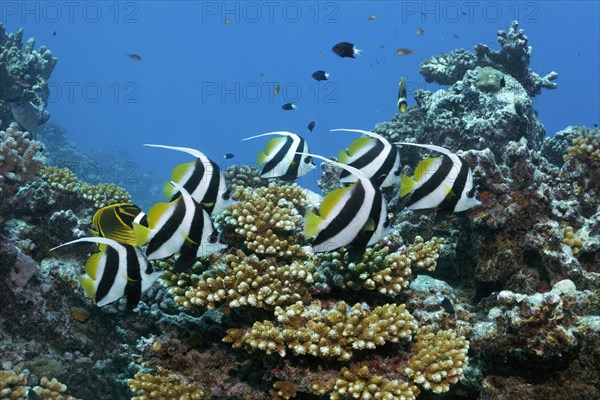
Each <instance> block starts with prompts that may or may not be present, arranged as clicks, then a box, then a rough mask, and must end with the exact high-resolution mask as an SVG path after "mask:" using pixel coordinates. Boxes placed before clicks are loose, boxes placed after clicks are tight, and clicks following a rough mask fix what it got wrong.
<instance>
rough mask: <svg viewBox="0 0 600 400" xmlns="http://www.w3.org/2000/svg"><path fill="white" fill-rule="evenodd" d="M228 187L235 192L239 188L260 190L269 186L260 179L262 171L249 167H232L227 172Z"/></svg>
mask: <svg viewBox="0 0 600 400" xmlns="http://www.w3.org/2000/svg"><path fill="white" fill-rule="evenodd" d="M225 180H226V182H227V187H228V188H229V190H231V191H232V192H235V190H236V189H237V187H238V186H241V187H244V188H258V187H263V186H267V184H268V181H267V180H266V179H264V178H261V177H260V171H259V170H258V169H256V168H254V167H251V166H249V165H232V166H231V167H229V168H227V169H226V170H225Z"/></svg>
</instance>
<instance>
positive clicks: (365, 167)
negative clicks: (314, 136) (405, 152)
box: [332, 129, 401, 187]
mask: <svg viewBox="0 0 600 400" xmlns="http://www.w3.org/2000/svg"><path fill="white" fill-rule="evenodd" d="M333 131H335V132H338V131H344V132H358V133H362V134H363V135H365V136H368V137H361V138H358V139H356V140H355V141H354V142H352V144H350V146H349V149H348V151H349V153H346V152H345V151H343V150H342V151H340V154H339V156H338V160H339V162H341V163H344V164H347V165H350V166H351V167H354V168H357V169H359V170H360V171H361V172H362V173H364V174H365V175H366V176H367V177H368V178H369V179H370V180H371V181H372V182H373V184H374V185H375V186H379V187H388V186H392V185H395V184H397V183H400V168H401V166H400V152H399V151H398V148H396V146H394V145H392V144H391V143H390V142H388V141H387V140H386V139H385V138H384V137H383V136H381V135H378V134H376V133H373V132H369V131H363V130H360V129H332V132H333ZM340 180H341V181H342V182H356V180H357V178H356V176H354V175H353V174H351V173H350V172H349V171H346V170H344V171H342V175H341V179H340Z"/></svg>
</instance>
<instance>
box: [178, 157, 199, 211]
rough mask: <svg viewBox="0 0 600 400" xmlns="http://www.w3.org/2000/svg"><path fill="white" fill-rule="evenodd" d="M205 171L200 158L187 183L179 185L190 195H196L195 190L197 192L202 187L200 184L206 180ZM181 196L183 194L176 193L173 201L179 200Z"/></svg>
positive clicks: (197, 159)
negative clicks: (199, 186)
mask: <svg viewBox="0 0 600 400" xmlns="http://www.w3.org/2000/svg"><path fill="white" fill-rule="evenodd" d="M205 171H206V169H205V168H204V163H203V162H202V161H201V160H200V159H199V158H196V162H195V163H194V169H193V171H192V173H191V174H190V176H189V177H188V179H187V180H186V181H185V182H179V184H180V185H181V186H183V188H184V189H185V190H187V191H188V193H194V190H196V188H197V187H198V185H200V182H202V180H203V179H204V173H205ZM180 196H181V194H180V193H179V192H177V193H175V194H174V195H173V197H171V201H173V200H175V199H177V198H179V197H180Z"/></svg>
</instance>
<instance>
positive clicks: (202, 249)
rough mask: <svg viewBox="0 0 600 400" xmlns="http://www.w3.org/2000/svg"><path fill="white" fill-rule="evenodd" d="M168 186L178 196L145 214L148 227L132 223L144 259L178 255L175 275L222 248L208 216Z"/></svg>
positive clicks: (188, 195) (188, 196) (180, 190)
mask: <svg viewBox="0 0 600 400" xmlns="http://www.w3.org/2000/svg"><path fill="white" fill-rule="evenodd" d="M171 184H172V185H173V186H174V187H175V189H177V190H178V191H179V193H180V194H181V195H180V196H179V197H177V198H176V199H175V200H173V201H171V202H169V203H158V204H155V205H154V206H152V208H150V211H148V217H147V219H148V227H147V228H146V227H144V226H142V225H139V224H134V226H133V228H134V231H135V234H136V245H137V246H143V245H144V244H146V243H148V247H147V248H146V257H147V258H148V259H149V260H159V259H163V258H167V257H171V256H172V255H174V254H177V253H179V259H178V260H177V262H176V263H175V272H182V271H185V270H186V269H188V268H190V267H192V266H193V265H194V263H195V262H196V259H197V258H198V257H204V256H207V255H209V254H212V253H215V252H217V251H219V250H221V249H223V248H225V245H224V244H222V243H220V242H219V241H218V233H217V231H216V230H215V229H214V226H213V224H212V221H211V219H210V215H209V214H208V212H207V211H206V210H205V209H204V207H203V206H202V205H201V204H200V203H198V202H197V201H195V200H194V199H193V198H192V196H191V195H190V194H189V193H188V191H187V190H185V188H183V187H182V186H180V185H179V184H177V183H175V182H171Z"/></svg>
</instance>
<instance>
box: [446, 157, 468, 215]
mask: <svg viewBox="0 0 600 400" xmlns="http://www.w3.org/2000/svg"><path fill="white" fill-rule="evenodd" d="M458 159H459V160H460V163H461V166H460V171H458V176H457V177H456V179H455V180H454V183H453V184H452V193H453V194H454V195H452V194H450V193H449V194H448V196H446V198H445V199H444V201H442V204H440V208H441V209H442V210H446V211H449V212H454V208H455V207H456V204H457V203H458V201H459V200H460V198H461V196H462V193H463V191H464V190H465V186H466V185H467V177H468V176H469V166H468V165H467V163H466V162H465V160H463V159H462V158H461V157H458Z"/></svg>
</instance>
